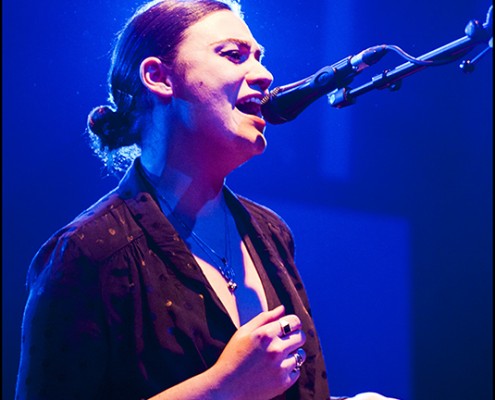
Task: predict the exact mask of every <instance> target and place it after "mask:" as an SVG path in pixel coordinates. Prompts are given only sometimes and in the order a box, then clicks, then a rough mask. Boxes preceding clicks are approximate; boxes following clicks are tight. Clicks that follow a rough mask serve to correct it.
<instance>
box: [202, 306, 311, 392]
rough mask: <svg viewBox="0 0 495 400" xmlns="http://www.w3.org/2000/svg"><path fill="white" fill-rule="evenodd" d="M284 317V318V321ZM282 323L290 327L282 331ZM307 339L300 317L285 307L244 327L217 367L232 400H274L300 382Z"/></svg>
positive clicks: (233, 338)
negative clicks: (299, 362)
mask: <svg viewBox="0 0 495 400" xmlns="http://www.w3.org/2000/svg"><path fill="white" fill-rule="evenodd" d="M282 317H283V318H282ZM280 319H282V320H283V321H286V322H288V323H289V325H290V331H289V328H286V329H287V333H286V334H284V333H283V331H282V323H281V322H280ZM305 341H306V336H305V334H304V332H303V331H301V321H300V319H299V318H298V317H297V316H296V315H285V316H284V307H283V306H280V307H277V308H275V309H274V310H271V311H267V312H263V313H261V314H259V315H257V316H256V317H254V318H253V319H252V320H251V321H249V322H247V323H246V324H244V325H243V326H241V327H240V328H239V329H238V331H237V332H236V333H235V334H234V336H232V338H231V340H230V341H229V343H227V346H226V347H225V349H224V351H223V352H222V354H221V355H220V357H219V359H218V361H217V363H216V364H215V366H214V367H212V369H215V370H216V373H217V374H218V375H219V378H220V379H221V380H222V382H223V384H222V386H223V389H224V391H225V393H226V394H227V395H228V398H229V399H236V400H237V399H239V400H240V399H271V398H273V397H275V396H277V395H279V394H281V393H283V392H284V391H285V390H287V389H288V388H289V387H291V386H292V385H293V384H294V383H295V382H296V380H297V379H298V378H299V375H300V372H299V369H298V368H296V360H297V357H298V356H295V355H294V353H296V352H298V353H299V354H300V356H301V360H300V361H302V362H304V361H305V359H306V354H305V353H304V351H303V350H302V349H300V347H301V346H303V344H304V342H305Z"/></svg>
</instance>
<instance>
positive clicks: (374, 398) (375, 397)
mask: <svg viewBox="0 0 495 400" xmlns="http://www.w3.org/2000/svg"><path fill="white" fill-rule="evenodd" d="M348 400H399V399H396V398H393V397H385V396H382V395H381V394H378V393H373V392H366V393H359V394H357V395H355V396H354V397H350V398H349V399H348Z"/></svg>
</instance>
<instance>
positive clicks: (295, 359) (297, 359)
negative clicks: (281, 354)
mask: <svg viewBox="0 0 495 400" xmlns="http://www.w3.org/2000/svg"><path fill="white" fill-rule="evenodd" d="M305 361H306V352H305V351H304V350H303V349H302V348H298V349H297V350H296V351H294V352H292V353H290V354H288V355H287V357H286V358H285V359H284V360H283V361H282V364H281V367H282V368H283V369H285V370H286V371H287V373H288V374H295V373H297V374H299V371H300V369H301V367H302V365H303V364H304V362H305Z"/></svg>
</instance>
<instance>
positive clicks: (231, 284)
mask: <svg viewBox="0 0 495 400" xmlns="http://www.w3.org/2000/svg"><path fill="white" fill-rule="evenodd" d="M227 286H228V287H229V290H230V293H234V290H236V289H237V283H235V282H234V281H233V280H232V279H231V280H229V281H228V282H227Z"/></svg>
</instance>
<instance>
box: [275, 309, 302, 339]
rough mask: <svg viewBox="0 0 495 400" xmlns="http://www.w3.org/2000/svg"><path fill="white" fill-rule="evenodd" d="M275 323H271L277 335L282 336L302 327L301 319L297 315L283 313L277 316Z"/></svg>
mask: <svg viewBox="0 0 495 400" xmlns="http://www.w3.org/2000/svg"><path fill="white" fill-rule="evenodd" d="M277 323H278V326H277V324H272V328H273V329H274V331H275V333H276V334H277V336H279V337H281V338H283V337H285V336H288V335H290V334H291V333H292V332H297V331H299V330H300V329H301V328H302V324H301V320H300V319H299V317H298V316H297V315H293V314H291V315H285V316H283V317H282V318H279V319H278V321H277Z"/></svg>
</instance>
